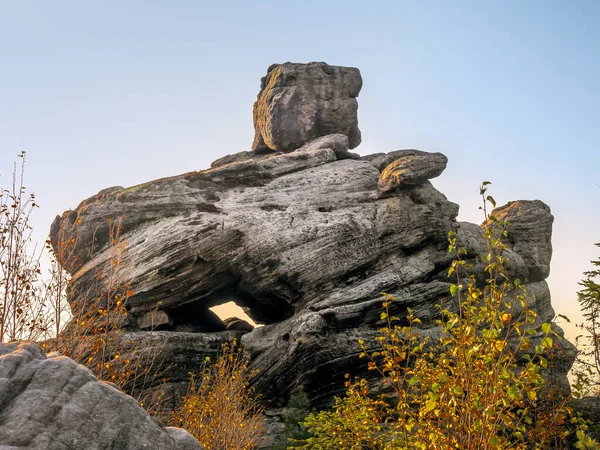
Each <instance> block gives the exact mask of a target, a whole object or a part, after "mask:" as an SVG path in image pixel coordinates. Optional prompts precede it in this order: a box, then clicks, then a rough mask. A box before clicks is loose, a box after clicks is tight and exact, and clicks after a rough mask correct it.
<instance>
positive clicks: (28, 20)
mask: <svg viewBox="0 0 600 450" xmlns="http://www.w3.org/2000/svg"><path fill="white" fill-rule="evenodd" d="M599 23H600V2H599V1H592V0H570V1H567V0H563V1H558V0H545V1H541V0H528V1H516V0H502V1H500V0H497V1H484V0H481V1H475V0H472V1H452V2H449V1H423V2H413V1H370V2H364V1H351V0H345V1H326V0H321V1H302V2H288V1H274V0H271V1H267V0H264V1H252V0H246V1H219V2H206V1H183V0H178V1H177V0H176V1H167V0H162V1H158V0H153V1H149V0H144V1H142V0H118V1H117V0H112V1H102V2H100V1H87V2H75V1H65V0H54V1H53V2H47V1H44V0H37V1H28V0H20V1H9V0H0V58H1V59H0V105H1V108H0V174H1V175H2V176H1V177H0V185H2V184H3V183H4V182H3V181H2V180H5V181H6V180H7V179H8V176H9V172H10V169H11V164H12V161H14V160H15V159H16V158H15V156H16V155H17V154H18V153H19V152H20V151H21V150H26V151H27V157H28V167H27V186H28V188H29V189H30V190H32V191H34V192H35V193H36V195H37V197H38V201H39V203H40V205H41V208H40V209H39V210H38V211H36V214H35V217H34V219H33V225H34V226H35V228H36V236H37V238H38V239H40V240H42V239H43V238H44V237H45V234H46V233H47V230H48V229H49V226H50V223H51V221H52V219H53V218H54V216H56V215H57V214H60V213H62V211H64V210H65V209H68V208H74V207H76V206H77V204H78V203H79V202H80V201H81V200H83V199H85V198H87V197H89V196H91V195H93V194H95V193H96V192H97V191H99V190H101V189H103V188H106V187H109V186H115V185H121V186H131V185H135V184H138V183H142V182H145V181H149V180H152V179H156V178H160V177H164V176H169V175H176V174H179V173H183V172H188V171H191V170H200V169H204V168H207V167H208V166H209V164H210V162H211V161H213V160H215V159H217V158H219V157H221V156H223V155H226V154H231V153H235V152H238V151H242V150H248V149H249V147H250V144H251V142H252V138H253V127H252V104H253V102H254V100H255V98H256V94H257V93H258V89H259V82H260V77H261V76H263V75H264V74H265V72H266V69H267V67H268V66H269V65H270V64H272V63H274V62H285V61H294V62H308V61H326V62H328V63H330V64H335V65H345V66H354V67H358V68H359V69H360V70H361V73H362V76H363V80H364V85H363V89H362V91H361V93H360V97H359V126H360V128H361V130H362V136H363V143H362V144H361V146H360V147H358V149H356V151H357V152H358V153H360V154H368V153H375V152H388V151H392V150H396V149H401V148H418V149H421V150H425V151H432V152H434V151H439V152H442V153H444V154H445V155H446V156H448V158H449V163H448V168H447V169H446V171H445V172H444V173H443V174H442V175H441V176H440V177H439V178H437V179H435V180H433V183H434V185H435V186H436V187H437V188H438V189H439V190H440V191H442V192H443V193H444V194H445V195H446V196H447V197H448V198H449V199H450V200H452V201H454V202H456V203H458V204H459V205H460V206H461V212H460V216H459V218H460V219H461V220H468V221H472V222H477V223H479V222H480V221H481V212H480V211H479V210H478V206H479V197H478V186H479V184H480V183H481V181H483V180H490V181H492V183H493V185H492V187H491V193H492V195H494V197H495V198H496V200H497V201H498V203H499V204H504V203H506V202H507V201H510V200H517V199H541V200H543V201H544V202H546V203H547V204H548V205H549V206H550V207H551V209H552V212H553V214H554V216H555V222H554V232H553V245H554V255H553V262H552V268H551V275H550V278H549V280H548V282H549V284H550V287H551V291H552V296H553V305H554V308H555V310H556V312H557V313H563V314H566V315H568V316H570V317H571V318H572V319H574V320H575V321H577V320H578V319H579V313H578V306H577V300H576V291H577V289H578V286H577V282H578V281H579V280H580V279H581V277H582V272H583V271H584V270H589V269H590V268H591V265H590V263H589V261H590V260H592V259H596V258H597V257H598V256H600V252H599V251H598V249H597V248H596V247H594V245H593V244H594V242H599V241H600V188H599V185H600V177H599V176H598V175H599V168H600V152H599V151H598V143H599V142H600V126H599V125H600V82H599V80H600V27H599V26H598V24H599ZM569 335H571V336H573V335H574V331H573V330H569Z"/></svg>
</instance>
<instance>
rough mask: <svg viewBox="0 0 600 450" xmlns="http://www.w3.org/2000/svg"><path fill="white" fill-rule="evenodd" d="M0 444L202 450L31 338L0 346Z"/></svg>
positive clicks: (188, 437) (184, 434) (177, 430)
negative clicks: (26, 340)
mask: <svg viewBox="0 0 600 450" xmlns="http://www.w3.org/2000/svg"><path fill="white" fill-rule="evenodd" d="M0 448H3V449H9V448H10V449H17V448H18V449H49V450H50V449H63V450H71V449H72V450H75V449H82V448H85V449H89V450H103V449H107V448H114V449H123V450H127V449H130V450H139V449H152V450H159V449H161V450H202V446H201V445H200V444H199V443H198V441H196V440H195V439H194V438H193V437H192V436H191V435H190V434H189V433H188V432H187V431H185V430H182V429H180V428H163V427H162V426H160V425H159V424H158V423H157V422H156V421H155V420H154V419H153V418H151V417H150V416H149V415H148V414H147V413H146V411H144V409H143V408H142V407H141V406H140V405H139V404H138V403H137V402H136V401H135V400H134V399H133V398H131V397H129V396H127V395H125V394H123V393H121V392H120V391H118V390H117V389H115V388H113V387H112V386H110V385H109V384H107V383H103V382H100V381H98V380H97V379H96V378H95V377H94V375H93V374H92V373H91V372H90V371H89V370H88V369H86V368H85V367H83V366H80V365H78V364H77V363H75V362H74V361H73V360H71V359H69V358H67V357H64V356H53V357H46V355H45V354H44V352H43V351H42V349H41V348H40V347H38V346H37V345H35V344H33V343H30V342H14V343H11V344H0Z"/></svg>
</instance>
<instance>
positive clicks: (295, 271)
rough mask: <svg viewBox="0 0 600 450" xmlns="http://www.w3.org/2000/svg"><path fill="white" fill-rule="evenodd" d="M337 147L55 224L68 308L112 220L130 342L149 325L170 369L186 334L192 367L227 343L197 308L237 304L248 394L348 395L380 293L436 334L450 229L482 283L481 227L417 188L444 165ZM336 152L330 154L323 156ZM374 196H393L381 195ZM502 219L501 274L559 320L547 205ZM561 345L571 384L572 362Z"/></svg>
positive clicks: (319, 401)
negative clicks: (249, 372)
mask: <svg viewBox="0 0 600 450" xmlns="http://www.w3.org/2000/svg"><path fill="white" fill-rule="evenodd" d="M340 142H342V143H343V139H339V138H333V137H332V138H320V139H317V140H316V141H315V142H313V143H311V142H309V143H307V144H306V145H305V148H304V150H302V151H295V152H292V153H272V154H270V155H265V154H262V155H259V154H255V153H251V154H247V153H243V154H242V155H241V156H240V157H239V158H238V157H237V156H232V157H230V158H229V161H232V162H230V163H226V162H224V163H221V164H217V165H215V167H214V168H212V169H209V170H205V171H201V172H190V173H187V174H183V175H180V176H176V177H171V178H165V179H161V180H155V181H151V182H149V183H146V184H143V185H140V186H135V187H133V188H127V189H124V188H111V189H108V190H104V191H102V192H101V193H99V194H98V195H97V196H94V197H92V198H90V199H88V200H85V201H84V202H82V204H81V205H79V206H78V208H77V209H75V210H74V211H68V212H66V213H65V214H63V216H62V217H59V218H57V219H56V221H55V223H54V224H53V227H52V241H53V242H54V243H55V244H56V242H57V240H58V239H59V236H60V235H61V233H62V239H68V240H69V239H71V238H73V239H75V240H76V241H77V246H76V248H75V256H76V257H77V261H78V266H77V267H72V268H71V270H72V273H73V288H72V292H71V297H70V301H71V302H72V304H73V305H80V304H86V302H89V301H91V300H90V297H89V293H90V292H93V287H94V286H95V283H97V279H96V273H97V270H110V258H111V250H110V245H108V242H109V237H108V236H109V232H110V228H111V224H114V222H115V221H118V220H120V221H121V226H122V238H123V239H124V240H125V241H126V242H127V247H126V249H125V256H126V260H128V261H130V264H131V265H130V267H129V268H128V269H127V270H125V271H124V272H123V274H122V279H123V282H124V283H126V284H127V285H128V286H129V287H130V289H131V291H132V292H133V295H132V296H131V297H130V298H129V299H128V315H129V324H128V325H127V326H126V328H127V329H128V330H129V331H131V332H133V333H135V334H136V335H143V333H144V331H141V330H143V329H147V325H145V324H147V323H148V319H147V318H148V315H149V314H151V315H152V316H151V317H158V318H160V327H161V328H160V329H161V330H164V331H161V332H160V333H162V335H164V336H172V337H165V339H166V341H167V342H169V344H168V345H169V346H170V348H171V349H172V350H171V351H169V352H167V353H166V356H165V357H166V358H168V356H169V354H180V355H185V353H186V351H187V350H186V346H187V345H190V344H189V340H188V338H186V339H185V340H183V341H181V340H179V339H177V338H176V337H175V336H177V335H178V334H180V333H179V331H195V332H196V333H195V335H196V336H198V339H196V341H195V343H194V344H193V345H192V346H193V347H194V348H193V352H194V354H201V353H202V349H201V347H202V345H203V344H202V342H204V341H205V338H201V336H209V335H211V333H212V334H213V335H214V336H224V335H223V333H224V332H223V331H222V330H224V329H225V328H226V327H227V323H228V322H227V321H226V323H222V322H220V321H218V320H215V319H214V318H210V317H211V316H210V314H208V312H207V311H208V308H210V307H212V306H215V305H218V304H223V303H226V302H229V301H234V302H235V303H237V304H238V305H239V306H242V307H243V308H245V309H246V312H247V313H248V314H249V315H250V317H251V318H252V319H253V320H254V321H256V322H257V323H259V324H261V325H264V326H262V327H258V328H255V329H253V330H252V331H249V328H250V327H245V329H244V330H240V331H237V333H241V334H240V336H242V334H243V336H242V337H241V340H242V343H243V344H244V345H245V347H246V348H247V349H248V350H249V351H250V352H251V354H252V364H251V366H252V368H253V369H257V370H259V375H257V376H256V378H255V379H254V381H253V383H254V385H255V387H256V388H257V389H258V390H259V392H261V394H262V395H263V398H265V399H266V400H268V401H269V402H270V404H271V405H272V406H280V405H282V404H285V402H286V399H287V396H288V395H289V394H290V392H291V391H292V390H293V389H294V387H296V386H297V385H300V384H302V385H304V387H305V390H306V392H307V394H308V395H309V397H310V399H311V400H312V402H313V404H314V405H315V406H326V405H328V404H329V403H330V402H331V399H332V397H333V395H338V394H340V393H342V392H343V389H344V384H343V382H344V374H345V373H351V374H354V375H361V376H364V375H365V374H366V373H367V371H366V368H365V367H364V365H363V363H362V360H359V359H358V357H357V356H358V354H359V353H360V349H359V347H358V344H357V341H358V339H359V337H360V338H363V339H365V341H367V343H369V342H370V343H372V345H376V344H375V336H376V334H377V330H378V329H379V327H380V325H381V324H380V322H379V313H380V311H381V301H382V297H381V292H387V293H389V294H392V295H394V296H396V297H397V298H398V301H397V302H395V303H394V304H393V308H394V311H392V312H393V313H394V314H396V315H399V316H402V315H403V314H405V313H406V309H407V308H412V309H413V311H415V314H417V315H418V316H419V317H420V318H421V320H422V321H423V323H424V326H425V327H426V328H427V329H429V330H431V331H432V332H433V331H434V330H435V326H436V325H435V319H436V318H437V317H438V311H437V309H436V308H435V304H436V303H437V302H439V301H440V300H441V299H443V298H445V297H446V296H447V294H448V289H449V284H450V281H451V280H449V279H448V278H447V276H446V273H447V269H448V267H449V264H450V260H451V258H452V256H451V255H449V254H448V252H447V233H448V231H450V230H454V231H457V232H458V237H459V240H460V242H461V245H463V246H465V247H466V248H467V249H468V251H469V258H470V259H471V262H472V263H473V265H474V268H475V270H476V271H478V273H479V276H480V277H481V279H483V272H482V271H483V264H481V263H480V262H479V255H481V254H484V253H485V252H486V251H487V248H486V244H485V241H484V239H483V235H482V229H481V227H479V226H478V225H475V224H467V223H461V224H459V223H458V222H457V221H456V216H457V214H458V206H457V205H456V204H454V203H452V202H450V201H448V200H447V198H446V197H445V196H444V195H443V194H442V193H440V192H439V191H437V190H436V189H435V188H434V186H433V185H432V184H431V182H430V181H428V179H427V178H432V177H436V176H438V175H439V174H440V173H441V171H442V170H443V167H445V164H446V158H445V156H443V155H441V154H428V153H426V152H418V151H415V150H409V151H406V150H405V151H396V152H390V153H388V154H379V155H372V156H368V157H363V158H361V159H348V158H347V157H346V154H345V153H344V151H342V150H340V149H343V146H341V147H339V143H340ZM324 143H325V144H324ZM327 143H329V144H327ZM336 145H338V147H336V149H337V153H336V151H335V150H334V149H332V148H327V147H328V146H330V147H335V146H336ZM395 161H400V162H399V163H395ZM390 166H391V167H392V169H393V170H392V169H390V170H387V169H388V168H389V167H390ZM407 179H408V181H407V182H403V180H407ZM382 186H390V189H384V191H385V192H384V193H385V195H382ZM509 206H510V207H508V209H507V208H499V209H498V210H496V211H495V214H497V215H498V216H502V215H506V214H508V212H510V214H508V218H509V219H510V221H511V222H512V223H513V224H514V226H515V227H516V228H515V230H516V232H515V233H511V234H509V244H510V245H511V249H510V250H509V254H510V255H509V256H510V261H511V263H510V264H511V265H510V270H511V271H512V272H511V273H512V274H513V275H514V276H516V277H519V278H520V279H521V280H522V281H523V282H524V283H525V284H526V286H527V288H528V289H529V291H530V293H531V295H532V299H533V300H532V304H533V305H534V308H535V309H536V310H537V311H538V316H539V318H540V319H539V320H547V319H549V318H551V317H552V316H553V314H554V312H553V310H552V307H551V303H550V292H549V290H548V286H547V284H546V282H545V281H544V280H543V278H544V274H547V265H548V263H549V256H550V254H549V253H548V252H549V251H550V250H551V248H550V247H549V246H548V242H549V240H550V236H551V224H552V215H551V214H550V210H549V208H548V207H547V206H546V205H544V204H543V203H542V202H524V201H521V202H513V203H512V204H511V205H509ZM530 217H536V219H535V220H530ZM533 235H536V236H535V237H534V236H533ZM92 241H93V242H95V248H96V250H95V253H94V254H93V255H90V254H89V252H88V248H89V246H90V243H91V242H92ZM178 327H179V328H178ZM185 334H186V335H192V336H193V335H194V334H190V333H185ZM219 339H221V338H219ZM219 339H217V341H218V342H221V341H223V339H221V340H219ZM186 342H188V343H186ZM211 342H212V341H211ZM561 345H563V347H564V348H563V350H564V354H563V356H562V358H563V360H562V361H563V362H562V363H561V364H560V365H559V369H558V370H559V371H560V374H559V379H560V380H562V383H563V385H566V383H567V381H566V372H567V371H568V368H569V367H570V364H571V363H572V358H573V356H574V355H573V349H572V347H571V346H570V344H568V343H567V342H566V341H564V344H561ZM173 346H174V347H173ZM189 351H192V350H189ZM183 359H184V357H182V360H183ZM192 360H194V359H192ZM200 361H201V360H200ZM200 361H199V364H200ZM168 363H169V361H167V364H168ZM177 364H179V363H177ZM177 364H176V365H177ZM198 367H201V366H200V365H199V366H198ZM191 369H192V368H191V367H190V366H189V365H188V366H186V369H185V371H184V370H175V371H173V373H172V377H173V382H174V383H180V384H184V383H185V376H187V373H188V372H189V371H190V370H191ZM566 386H568V385H566Z"/></svg>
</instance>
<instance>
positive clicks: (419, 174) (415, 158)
mask: <svg viewBox="0 0 600 450" xmlns="http://www.w3.org/2000/svg"><path fill="white" fill-rule="evenodd" d="M383 162H385V160H384V161H383ZM447 162H448V158H446V156H444V155H442V154H441V153H423V152H422V153H421V154H407V155H403V156H400V157H399V158H398V159H396V160H395V161H393V162H391V163H389V164H388V165H387V166H386V167H385V169H383V172H382V173H381V176H380V177H379V182H378V184H377V186H378V188H379V191H380V192H388V191H391V190H393V189H396V188H398V187H401V186H412V185H417V184H421V183H423V182H424V181H427V180H429V179H431V178H435V177H438V176H440V175H441V174H442V172H443V171H444V169H445V168H446V164H447Z"/></svg>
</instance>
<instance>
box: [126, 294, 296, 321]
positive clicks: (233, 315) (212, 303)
mask: <svg viewBox="0 0 600 450" xmlns="http://www.w3.org/2000/svg"><path fill="white" fill-rule="evenodd" d="M197 295H198V296H197V297H196V298H197V299H196V300H193V301H189V302H188V303H184V304H181V305H178V306H175V307H171V308H168V309H165V310H164V311H158V312H150V313H146V315H143V316H141V317H138V318H137V325H138V327H139V328H141V329H155V330H166V331H176V332H188V333H215V332H220V331H225V330H235V331H246V332H249V331H252V329H254V328H256V327H259V326H262V325H263V324H272V323H277V322H280V321H282V320H284V319H287V318H288V317H291V315H292V314H293V310H292V307H291V305H290V304H289V303H288V301H286V300H285V299H283V298H280V297H278V296H274V295H269V294H268V293H266V294H265V293H261V294H260V296H256V297H255V296H253V295H249V294H247V293H245V292H243V291H242V290H239V289H238V286H232V285H229V286H224V287H222V288H220V289H217V290H215V291H213V292H210V293H209V294H208V295H206V294H204V295H202V293H197Z"/></svg>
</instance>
